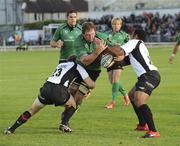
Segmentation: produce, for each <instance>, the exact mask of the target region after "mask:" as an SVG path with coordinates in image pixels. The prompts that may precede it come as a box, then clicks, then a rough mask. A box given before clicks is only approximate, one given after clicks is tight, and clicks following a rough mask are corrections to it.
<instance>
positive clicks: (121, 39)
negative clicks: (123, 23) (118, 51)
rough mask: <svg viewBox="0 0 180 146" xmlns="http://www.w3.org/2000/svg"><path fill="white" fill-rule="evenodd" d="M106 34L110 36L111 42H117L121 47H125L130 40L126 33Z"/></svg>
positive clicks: (111, 32) (110, 32)
mask: <svg viewBox="0 0 180 146" xmlns="http://www.w3.org/2000/svg"><path fill="white" fill-rule="evenodd" d="M106 33H107V34H108V36H109V39H110V40H113V41H115V42H116V44H119V45H123V44H125V43H126V42H128V40H129V36H128V34H127V33H126V32H124V31H118V32H113V31H112V30H111V31H109V32H106Z"/></svg>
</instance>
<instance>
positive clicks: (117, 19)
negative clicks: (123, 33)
mask: <svg viewBox="0 0 180 146" xmlns="http://www.w3.org/2000/svg"><path fill="white" fill-rule="evenodd" d="M117 21H119V22H120V23H121V24H122V23H123V21H122V19H121V18H119V17H114V18H113V19H112V20H111V25H113V24H114V23H115V22H117Z"/></svg>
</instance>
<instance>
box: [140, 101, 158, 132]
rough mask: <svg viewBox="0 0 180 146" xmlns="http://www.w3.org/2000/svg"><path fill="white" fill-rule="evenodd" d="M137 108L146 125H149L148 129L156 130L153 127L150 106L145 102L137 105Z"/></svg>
mask: <svg viewBox="0 0 180 146" xmlns="http://www.w3.org/2000/svg"><path fill="white" fill-rule="evenodd" d="M139 110H140V111H141V113H142V115H143V117H144V119H145V121H146V123H147V125H148V127H149V130H151V131H156V128H155V125H154V121H153V116H152V113H151V110H150V108H149V107H148V105H147V104H143V105H141V106H140V107H139Z"/></svg>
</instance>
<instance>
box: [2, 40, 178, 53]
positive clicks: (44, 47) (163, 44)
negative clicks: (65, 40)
mask: <svg viewBox="0 0 180 146" xmlns="http://www.w3.org/2000/svg"><path fill="white" fill-rule="evenodd" d="M145 44H146V45H147V47H150V48H153V47H173V46H174V45H175V42H151V43H149V42H146V43H145ZM16 47H17V46H0V51H16ZM28 50H29V51H46V50H52V51H54V50H58V48H51V47H50V46H49V45H42V46H38V45H37V46H28Z"/></svg>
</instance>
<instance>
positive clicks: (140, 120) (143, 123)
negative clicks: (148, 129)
mask: <svg viewBox="0 0 180 146" xmlns="http://www.w3.org/2000/svg"><path fill="white" fill-rule="evenodd" d="M131 104H132V106H133V108H134V111H135V113H136V115H137V117H138V120H139V125H141V126H144V125H145V124H146V121H145V120H144V118H143V116H142V113H141V112H140V111H139V109H138V107H137V106H136V105H135V104H134V102H133V101H131Z"/></svg>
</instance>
